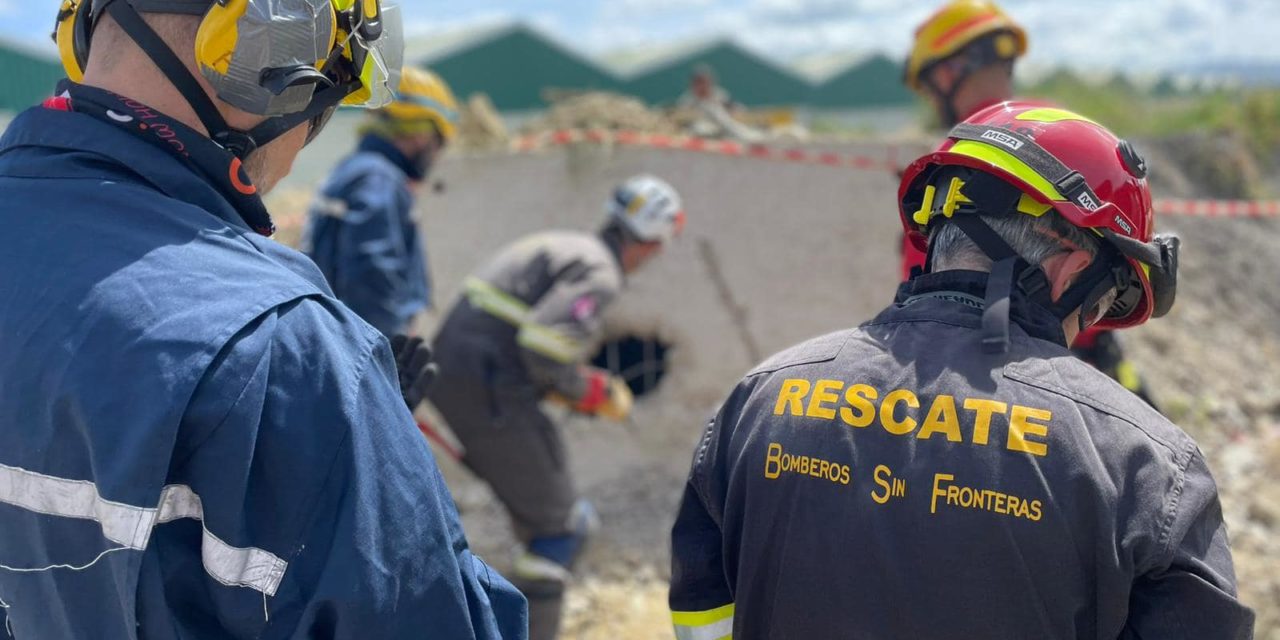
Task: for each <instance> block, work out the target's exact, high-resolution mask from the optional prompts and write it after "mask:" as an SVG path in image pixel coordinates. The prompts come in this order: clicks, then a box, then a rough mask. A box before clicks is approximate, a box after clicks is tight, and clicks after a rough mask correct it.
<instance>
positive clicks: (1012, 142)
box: [947, 123, 1102, 211]
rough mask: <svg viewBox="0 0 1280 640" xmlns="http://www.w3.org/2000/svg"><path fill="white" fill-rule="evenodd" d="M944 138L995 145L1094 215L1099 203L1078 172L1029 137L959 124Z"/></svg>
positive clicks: (1096, 195)
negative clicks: (1093, 212)
mask: <svg viewBox="0 0 1280 640" xmlns="http://www.w3.org/2000/svg"><path fill="white" fill-rule="evenodd" d="M947 137H949V138H953V139H955V140H968V141H970V142H981V143H983V144H989V145H995V146H997V147H999V148H1001V149H1003V150H1004V151H1007V152H1008V153H1010V154H1012V155H1013V157H1015V158H1017V159H1018V160H1021V161H1022V162H1023V163H1024V164H1026V165H1027V166H1028V167H1031V169H1032V170H1033V171H1035V172H1036V173H1037V174H1038V175H1040V176H1041V177H1043V178H1044V179H1045V180H1048V181H1049V182H1051V183H1053V186H1054V187H1055V188H1056V189H1057V190H1058V192H1059V193H1061V194H1062V195H1063V197H1065V198H1067V199H1068V200H1070V201H1072V202H1074V203H1076V204H1078V205H1080V206H1081V207H1082V208H1084V209H1085V210H1086V211H1096V210H1098V208H1100V207H1101V206H1102V200H1100V199H1098V194H1096V193H1094V192H1093V189H1092V188H1091V187H1089V183H1088V182H1087V181H1085V179H1084V176H1082V175H1080V172H1079V171H1075V170H1072V169H1070V168H1068V167H1067V166H1066V165H1064V164H1062V161H1061V160H1058V158H1057V157H1056V156H1054V155H1053V154H1052V153H1049V152H1048V151H1046V150H1045V148H1044V147H1042V146H1040V145H1039V144H1037V143H1036V141H1035V140H1032V139H1031V138H1030V137H1028V136H1025V135H1023V134H1021V133H1018V132H1017V131H1013V130H1011V129H1006V128H1004V127H995V126H990V125H975V124H968V123H962V124H958V125H956V126H955V127H952V129H951V132H950V133H948V134H947Z"/></svg>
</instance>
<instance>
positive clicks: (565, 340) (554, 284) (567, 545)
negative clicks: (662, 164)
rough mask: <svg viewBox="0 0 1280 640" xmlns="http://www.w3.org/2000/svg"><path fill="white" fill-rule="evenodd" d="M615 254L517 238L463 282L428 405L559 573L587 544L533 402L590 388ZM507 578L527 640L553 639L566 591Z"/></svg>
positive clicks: (581, 238)
mask: <svg viewBox="0 0 1280 640" xmlns="http://www.w3.org/2000/svg"><path fill="white" fill-rule="evenodd" d="M618 255H619V254H618V248H617V247H615V246H611V245H610V243H607V242H606V241H605V240H604V239H602V238H601V237H599V236H596V235H591V234H586V233H577V232H564V231H554V232H545V233H539V234H536V235H532V236H529V237H526V238H524V239H522V240H519V241H517V242H516V243H514V244H512V245H510V246H508V247H506V248H505V249H503V250H501V251H500V252H499V253H498V255H497V256H495V257H494V258H493V259H491V260H490V261H489V262H488V263H486V264H485V265H484V266H482V267H481V268H480V269H479V271H477V272H476V273H475V274H474V275H473V276H471V277H470V278H468V279H467V282H466V285H465V293H464V295H463V296H462V298H461V299H460V300H459V301H458V302H457V303H456V304H455V305H454V307H453V309H452V310H451V311H450V312H449V315H448V317H447V318H446V320H445V322H444V325H443V326H442V327H441V329H440V331H439V333H438V334H437V335H436V339H435V353H436V358H437V362H438V363H439V365H440V371H441V375H440V379H439V381H438V382H436V383H435V385H434V386H433V387H432V388H431V391H430V400H431V402H432V403H433V404H434V405H435V407H436V408H437V409H438V410H439V412H440V414H441V415H442V416H443V417H444V419H445V420H446V421H447V422H448V424H449V427H450V428H451V429H452V430H453V432H454V433H455V434H456V435H457V437H458V440H459V441H460V442H461V443H462V445H463V446H464V447H465V449H466V452H465V454H464V456H463V462H464V463H465V464H466V465H467V466H468V467H469V468H470V469H471V470H472V471H473V472H475V474H476V475H477V476H479V477H480V478H482V479H483V480H484V481H485V482H487V483H488V484H489V486H490V487H492V488H493V491H494V493H495V494H496V495H497V496H498V499H499V500H501V501H502V503H503V505H504V506H505V507H506V508H507V511H508V512H509V513H510V514H511V519H512V522H513V524H514V527H515V530H516V535H517V537H518V538H519V539H520V540H521V541H522V542H523V543H525V544H526V545H527V546H528V547H529V549H530V551H531V552H534V553H536V554H538V555H540V556H542V557H546V558H548V559H550V560H552V561H554V562H556V563H558V564H560V565H562V566H565V567H568V566H569V565H570V564H572V561H573V557H574V556H575V555H576V553H577V550H578V549H579V548H580V546H581V542H582V541H581V540H580V537H581V535H580V533H581V532H576V531H574V530H573V526H574V525H573V523H572V516H573V511H574V505H575V503H576V502H577V497H578V496H577V492H576V491H575V489H574V487H573V482H572V477H571V475H570V471H569V466H568V464H567V460H566V454H565V446H564V442H563V440H562V438H561V436H560V433H559V431H558V429H557V427H556V425H555V424H554V423H553V422H552V421H551V419H550V418H549V417H548V416H547V415H546V414H545V413H543V411H542V409H541V408H540V406H539V403H540V401H541V400H543V399H544V398H545V397H546V396H547V395H548V394H549V393H555V394H559V395H560V396H561V397H563V398H565V399H566V400H568V401H570V402H577V401H579V400H580V399H582V398H583V397H584V396H585V395H587V394H588V393H589V389H588V385H589V376H590V374H591V373H592V371H593V370H592V369H591V368H589V367H587V366H586V365H585V364H584V363H585V362H586V361H587V360H588V359H589V357H590V354H591V353H592V350H593V348H594V347H595V346H596V342H597V341H598V340H599V338H600V332H601V321H600V314H601V312H602V311H603V310H604V308H605V307H606V306H607V305H608V304H609V303H610V302H612V301H613V299H614V298H615V297H616V296H617V294H618V292H619V291H620V290H621V288H622V283H623V274H622V268H621V264H620V262H619V258H618ZM513 582H515V583H516V586H518V587H520V588H521V589H522V590H524V591H525V594H526V595H528V596H529V598H530V624H531V634H530V635H531V637H532V638H540V637H549V636H553V635H554V633H555V628H556V626H558V619H559V607H560V598H561V593H562V590H563V586H562V585H544V584H538V585H530V584H528V583H522V581H521V580H520V579H519V578H513ZM539 627H542V629H541V630H540V629H539Z"/></svg>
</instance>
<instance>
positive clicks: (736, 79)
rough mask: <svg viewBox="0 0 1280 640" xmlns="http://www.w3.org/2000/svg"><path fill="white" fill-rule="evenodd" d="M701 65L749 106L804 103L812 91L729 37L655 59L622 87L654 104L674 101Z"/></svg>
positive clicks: (682, 92) (734, 96)
mask: <svg viewBox="0 0 1280 640" xmlns="http://www.w3.org/2000/svg"><path fill="white" fill-rule="evenodd" d="M701 65H706V66H708V67H711V68H712V69H713V70H714V71H715V74H716V80H717V82H718V83H719V85H720V86H721V87H723V88H724V89H725V90H726V91H728V92H729V94H730V96H732V98H733V100H734V101H735V102H738V103H741V104H744V105H747V106H752V107H756V106H790V105H801V104H804V103H805V102H807V100H808V98H809V95H810V93H811V92H812V91H813V87H812V85H810V84H809V82H808V81H807V80H806V79H804V78H802V77H801V76H800V75H798V74H797V73H795V72H793V71H791V70H790V69H786V68H784V67H781V66H779V65H777V64H774V63H773V62H771V61H769V60H766V59H765V58H764V57H762V56H760V55H757V54H755V53H753V52H751V51H750V50H748V49H746V48H744V47H742V46H740V45H738V44H736V43H734V42H732V41H730V40H714V41H711V42H709V43H706V44H702V45H698V46H695V47H692V48H687V49H686V50H684V51H678V52H676V53H674V54H671V55H669V56H667V57H666V58H665V59H662V60H659V61H657V62H651V63H649V64H647V65H645V66H644V67H642V68H640V69H638V70H634V71H632V72H631V73H630V74H629V75H628V77H627V79H626V80H625V81H624V83H623V87H624V90H625V92H626V93H628V94H631V95H634V96H637V97H639V98H640V99H642V100H644V101H645V102H648V103H650V104H671V103H673V102H675V101H676V100H677V99H679V98H680V96H681V95H683V94H684V92H685V91H686V90H687V89H688V87H689V78H690V76H691V75H693V72H694V69H696V68H697V67H699V66H701Z"/></svg>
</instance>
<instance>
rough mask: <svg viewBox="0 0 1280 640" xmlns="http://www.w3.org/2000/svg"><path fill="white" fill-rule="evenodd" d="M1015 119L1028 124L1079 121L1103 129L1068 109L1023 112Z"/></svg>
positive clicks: (1045, 108)
mask: <svg viewBox="0 0 1280 640" xmlns="http://www.w3.org/2000/svg"><path fill="white" fill-rule="evenodd" d="M1014 119H1015V120H1022V121H1026V122H1063V121H1066V120H1078V121H1080V122H1088V123H1089V124H1092V125H1095V126H1098V127H1102V125H1100V124H1098V123H1097V122H1094V121H1093V120H1090V119H1088V118H1086V117H1084V116H1082V115H1080V114H1078V113H1073V112H1071V111H1067V110H1066V109H1054V108H1052V107H1042V108H1039V109H1030V110H1027V111H1023V112H1022V113H1019V114H1018V115H1017V116H1016V117H1015V118H1014ZM1104 128H1105V127H1104Z"/></svg>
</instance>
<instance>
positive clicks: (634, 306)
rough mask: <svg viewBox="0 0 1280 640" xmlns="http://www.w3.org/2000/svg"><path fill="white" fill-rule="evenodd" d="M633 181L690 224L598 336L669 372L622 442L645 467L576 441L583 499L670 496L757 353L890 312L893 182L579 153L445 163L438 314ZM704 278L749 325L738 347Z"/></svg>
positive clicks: (438, 226)
mask: <svg viewBox="0 0 1280 640" xmlns="http://www.w3.org/2000/svg"><path fill="white" fill-rule="evenodd" d="M842 150H844V151H846V152H853V153H875V154H877V155H879V154H882V153H883V151H882V150H879V149H873V148H859V147H849V146H846V147H843V148H842ZM639 172H652V173H655V174H657V175H660V176H663V177H665V178H667V179H669V180H670V181H671V182H672V183H673V184H674V185H675V186H676V188H677V189H678V190H679V191H680V192H681V194H682V195H683V197H684V200H685V204H686V210H687V212H688V215H689V226H688V228H687V230H686V234H685V235H684V236H683V237H682V238H681V239H680V240H678V241H677V242H676V243H675V244H674V245H673V246H671V247H670V249H669V250H668V251H667V252H666V254H664V255H661V256H659V257H658V258H657V259H656V260H655V261H654V262H653V263H652V264H650V265H648V267H647V268H645V269H644V270H643V271H642V272H640V273H638V274H636V275H635V276H634V277H633V278H631V280H630V282H629V283H628V288H627V291H626V293H625V295H624V296H623V297H622V298H621V299H620V300H619V302H618V303H617V304H615V305H614V306H613V307H611V308H610V309H609V311H608V313H607V314H606V326H607V331H608V332H609V333H610V334H613V335H617V334H622V333H638V334H642V335H656V336H658V337H661V338H662V339H663V340H665V341H669V342H671V343H672V345H673V351H672V353H671V360H670V362H671V369H670V373H669V375H668V376H667V377H666V378H665V379H664V380H663V382H662V384H661V386H660V387H659V388H658V390H657V391H655V392H654V393H652V394H649V395H648V396H646V397H645V398H643V399H641V401H640V402H639V404H638V406H637V413H636V423H637V424H638V425H640V427H641V429H642V430H643V434H642V435H641V436H639V437H640V442H639V443H636V442H633V443H632V444H633V445H635V446H639V447H642V448H645V447H647V448H650V449H651V451H650V452H649V454H646V455H644V456H635V455H633V452H626V451H619V450H618V448H617V446H616V445H617V442H616V436H617V433H616V432H612V431H608V430H605V431H604V432H601V431H600V428H596V429H589V430H587V431H585V432H584V433H583V434H581V436H582V437H580V438H576V439H575V440H576V441H575V443H574V446H575V448H576V449H577V451H576V452H575V466H577V467H579V469H578V471H579V479H580V483H581V484H582V485H583V486H584V487H590V486H592V485H596V484H598V483H600V482H606V481H608V480H609V478H610V477H615V476H618V477H620V476H619V474H621V475H623V476H624V475H626V474H627V473H628V471H627V469H628V468H632V467H634V466H635V465H657V466H659V467H662V468H663V469H662V471H659V472H658V473H659V475H661V476H666V477H667V478H669V480H668V481H667V482H669V483H670V484H669V486H670V487H671V488H672V489H674V488H675V487H678V486H679V479H680V478H682V477H683V474H684V473H685V472H686V471H687V464H688V459H689V455H690V453H691V452H692V446H693V443H694V441H695V440H696V438H697V436H698V434H699V432H700V430H701V427H702V426H703V424H705V421H706V418H707V417H708V416H709V414H710V413H711V412H712V411H714V409H715V408H716V406H717V405H718V403H719V401H720V400H722V399H723V397H724V395H725V394H726V393H727V391H728V390H729V389H730V388H731V387H732V385H733V384H734V383H735V382H736V381H737V380H738V379H739V378H740V377H741V376H742V375H743V374H744V373H745V372H746V371H747V370H748V369H749V368H750V367H751V366H753V364H754V363H755V361H756V360H758V359H759V357H760V355H762V354H763V355H768V354H770V353H772V352H774V351H776V350H779V349H782V348H784V347H786V346H788V345H790V344H794V343H796V342H799V341H801V340H804V339H806V338H809V337H812V336H815V335H819V334H822V333H826V332H829V331H832V330H835V329H839V328H843V327H848V326H852V325H855V324H857V323H858V322H860V321H862V320H864V319H867V318H869V317H871V316H872V315H873V314H874V313H875V312H876V311H878V310H879V309H880V308H882V307H883V306H884V305H885V304H887V303H888V302H889V300H890V298H891V297H892V294H893V290H894V286H895V282H896V280H895V278H896V277H897V272H898V264H897V258H896V247H897V237H898V232H899V231H898V230H899V226H898V219H897V210H896V207H895V204H894V198H895V191H896V178H894V176H892V175H891V174H889V173H887V172H867V171H856V170H852V169H834V168H829V167H814V166H803V165H797V164H787V163H780V162H771V161H762V160H752V159H743V158H728V157H717V156H707V155H700V154H691V153H685V152H677V151H660V150H645V149H606V148H601V147H589V146H583V147H574V148H568V149H556V150H550V151H547V152H545V153H542V154H536V155H524V156H494V155H486V156H477V157H453V158H450V159H449V160H448V161H447V162H446V163H445V164H444V165H442V166H441V167H440V169H439V171H438V173H437V177H438V178H439V180H441V181H442V182H443V183H444V185H445V191H444V192H443V193H442V194H433V195H429V196H427V201H426V203H425V205H424V207H423V209H424V213H423V215H424V221H423V228H424V230H425V233H426V237H427V239H428V240H427V242H428V247H429V248H428V251H429V253H430V261H431V265H432V268H433V270H434V278H435V281H436V283H437V287H438V297H437V301H438V303H439V304H440V305H441V306H442V307H444V308H447V306H448V305H449V304H450V303H451V302H452V301H453V299H454V298H455V296H456V294H457V292H458V290H459V285H460V283H461V281H462V279H463V278H464V277H465V275H466V274H467V273H469V272H470V271H472V270H473V269H474V268H475V267H476V266H477V265H478V264H480V262H481V261H483V260H484V259H485V258H486V257H487V256H489V255H490V254H492V253H493V252H494V251H496V250H497V249H498V248H499V247H501V246H502V245H504V244H506V243H508V242H510V241H512V240H514V239H516V238H518V237H520V236H522V235H524V234H526V233H531V232H534V231H538V230H541V229H546V228H556V227H559V228H576V229H594V228H596V227H597V226H598V225H599V224H600V222H601V219H602V215H603V213H602V212H603V204H604V200H605V198H606V196H607V195H608V194H609V193H610V191H611V189H612V188H613V186H614V185H615V184H616V183H617V182H619V181H621V180H623V179H625V178H627V177H628V176H630V175H632V174H635V173H639ZM706 247H709V248H710V252H711V253H712V254H714V260H713V262H716V263H718V266H717V267H712V265H710V264H708V261H707V259H706V257H705V256H706V253H707V249H706ZM713 268H718V269H719V270H720V271H721V273H722V274H723V280H724V282H725V284H726V285H727V289H728V290H729V291H730V292H731V295H732V298H733V300H734V302H735V303H736V305H740V306H741V308H742V313H744V314H745V329H746V333H747V334H748V335H747V336H745V337H744V336H743V335H742V330H741V329H740V328H739V326H738V325H737V324H736V323H735V319H734V315H735V313H736V311H735V309H734V307H733V306H732V305H730V304H727V303H726V301H725V299H724V298H723V295H722V291H721V287H719V286H718V283H717V280H716V278H715V277H713V274H712V271H711V269H713ZM437 320H438V318H437ZM750 344H754V345H756V346H755V348H754V349H753V348H752V347H751V346H749V345H750ZM753 350H754V351H756V352H757V353H752V351H753ZM593 443H594V444H593ZM633 471H634V469H633ZM662 493H663V494H665V493H666V490H664V491H663V492H662ZM667 499H668V498H663V500H664V501H665V500H667ZM662 517H669V516H667V514H665V513H664V514H663V515H662ZM650 542H651V543H657V542H658V541H657V540H654V541H650Z"/></svg>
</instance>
